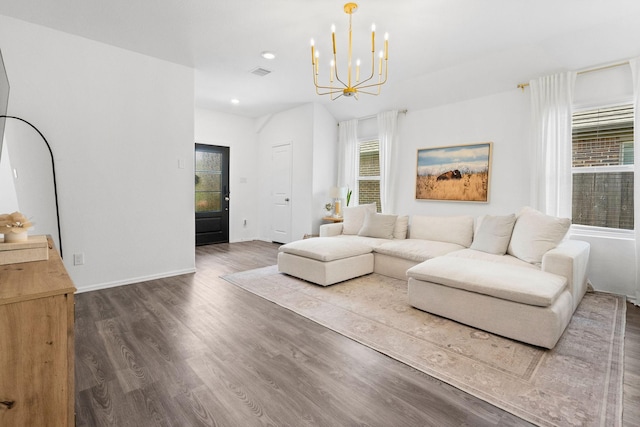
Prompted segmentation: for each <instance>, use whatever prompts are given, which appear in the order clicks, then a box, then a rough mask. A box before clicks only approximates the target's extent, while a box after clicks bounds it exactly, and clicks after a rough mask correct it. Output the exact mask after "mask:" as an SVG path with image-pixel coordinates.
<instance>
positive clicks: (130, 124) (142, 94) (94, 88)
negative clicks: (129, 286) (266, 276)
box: [0, 16, 195, 290]
mask: <svg viewBox="0 0 640 427" xmlns="http://www.w3.org/2000/svg"><path fill="white" fill-rule="evenodd" d="M0 41H1V42H2V46H1V48H2V53H3V56H4V62H5V66H6V68H7V73H8V77H9V81H10V84H11V94H10V99H9V113H10V114H12V115H16V116H19V117H23V118H25V119H27V120H29V121H30V122H32V123H34V124H35V125H36V126H37V127H38V128H39V129H40V130H41V131H42V132H43V133H44V134H45V135H46V137H47V139H48V140H49V143H50V144H51V146H52V149H53V152H54V156H55V159H56V168H57V172H58V186H59V188H58V190H59V197H60V211H61V220H62V236H63V245H64V246H63V249H64V253H65V259H64V261H65V265H66V267H67V270H68V271H69V273H70V275H71V277H72V279H73V281H74V283H75V284H76V286H77V287H78V288H79V290H90V289H94V288H98V287H105V286H112V285H118V284H124V283H132V282H136V281H140V280H146V279H150V278H153V277H163V276H169V275H173V274H179V273H184V272H190V271H194V267H195V262H194V242H195V237H194V220H193V185H194V181H193V162H192V161H190V160H191V159H192V158H193V142H194V131H193V124H194V107H193V99H194V96H193V87H194V76H193V70H192V69H189V68H186V67H183V66H179V65H175V64H172V63H168V62H165V61H161V60H158V59H154V58H151V57H148V56H143V55H140V54H137V53H133V52H130V51H126V50H123V49H119V48H115V47H112V46H108V45H104V44H101V43H97V42H93V41H90V40H87V39H84V38H80V37H76V36H72V35H69V34H65V33H61V32H58V31H54V30H51V29H47V28H44V27H40V26H37V25H33V24H28V23H25V22H22V21H19V20H15V19H11V18H7V17H3V16H0ZM180 162H182V163H183V164H184V165H185V167H184V168H183V169H181V168H179V167H178V166H179V164H180ZM25 214H28V212H25ZM75 253H83V254H84V257H85V265H82V266H74V265H73V263H72V260H73V256H72V255H73V254H75Z"/></svg>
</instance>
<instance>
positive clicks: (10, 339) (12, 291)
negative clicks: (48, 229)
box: [0, 239, 76, 427]
mask: <svg viewBox="0 0 640 427" xmlns="http://www.w3.org/2000/svg"><path fill="white" fill-rule="evenodd" d="M48 242H49V260H47V261H35V262H26V263H20V264H9V265H3V266H0V426H3V427H4V426H6V427H22V426H29V427H30V426H65V427H66V426H73V425H74V424H75V416H74V370H73V369H74V365H73V364H74V348H73V340H74V338H73V328H74V303H73V293H74V292H75V290H76V288H75V287H74V286H73V283H72V282H71V279H70V278H69V275H68V274H67V271H66V270H65V268H64V265H63V264H62V260H61V259H60V256H59V255H58V252H57V251H56V250H55V249H53V244H52V242H51V239H48Z"/></svg>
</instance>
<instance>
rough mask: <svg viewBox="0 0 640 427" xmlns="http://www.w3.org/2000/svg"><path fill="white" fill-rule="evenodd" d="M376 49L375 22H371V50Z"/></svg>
mask: <svg viewBox="0 0 640 427" xmlns="http://www.w3.org/2000/svg"><path fill="white" fill-rule="evenodd" d="M375 51H376V24H371V52H375Z"/></svg>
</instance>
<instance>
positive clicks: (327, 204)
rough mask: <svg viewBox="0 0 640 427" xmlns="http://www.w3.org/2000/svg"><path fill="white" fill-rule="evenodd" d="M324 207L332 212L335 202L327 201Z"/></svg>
mask: <svg viewBox="0 0 640 427" xmlns="http://www.w3.org/2000/svg"><path fill="white" fill-rule="evenodd" d="M324 208H325V209H326V211H327V212H331V209H333V204H332V203H326V204H325V205H324Z"/></svg>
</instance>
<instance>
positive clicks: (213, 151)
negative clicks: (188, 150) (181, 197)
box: [195, 144, 229, 245]
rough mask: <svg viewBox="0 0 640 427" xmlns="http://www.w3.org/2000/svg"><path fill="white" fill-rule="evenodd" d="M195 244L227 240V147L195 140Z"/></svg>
mask: <svg viewBox="0 0 640 427" xmlns="http://www.w3.org/2000/svg"><path fill="white" fill-rule="evenodd" d="M195 172H196V178H195V179H196V187H195V188H196V194H195V201H196V206H195V210H196V245H208V244H211V243H223V242H228V241H229V147H218V146H215V145H205V144H196V153H195Z"/></svg>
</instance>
